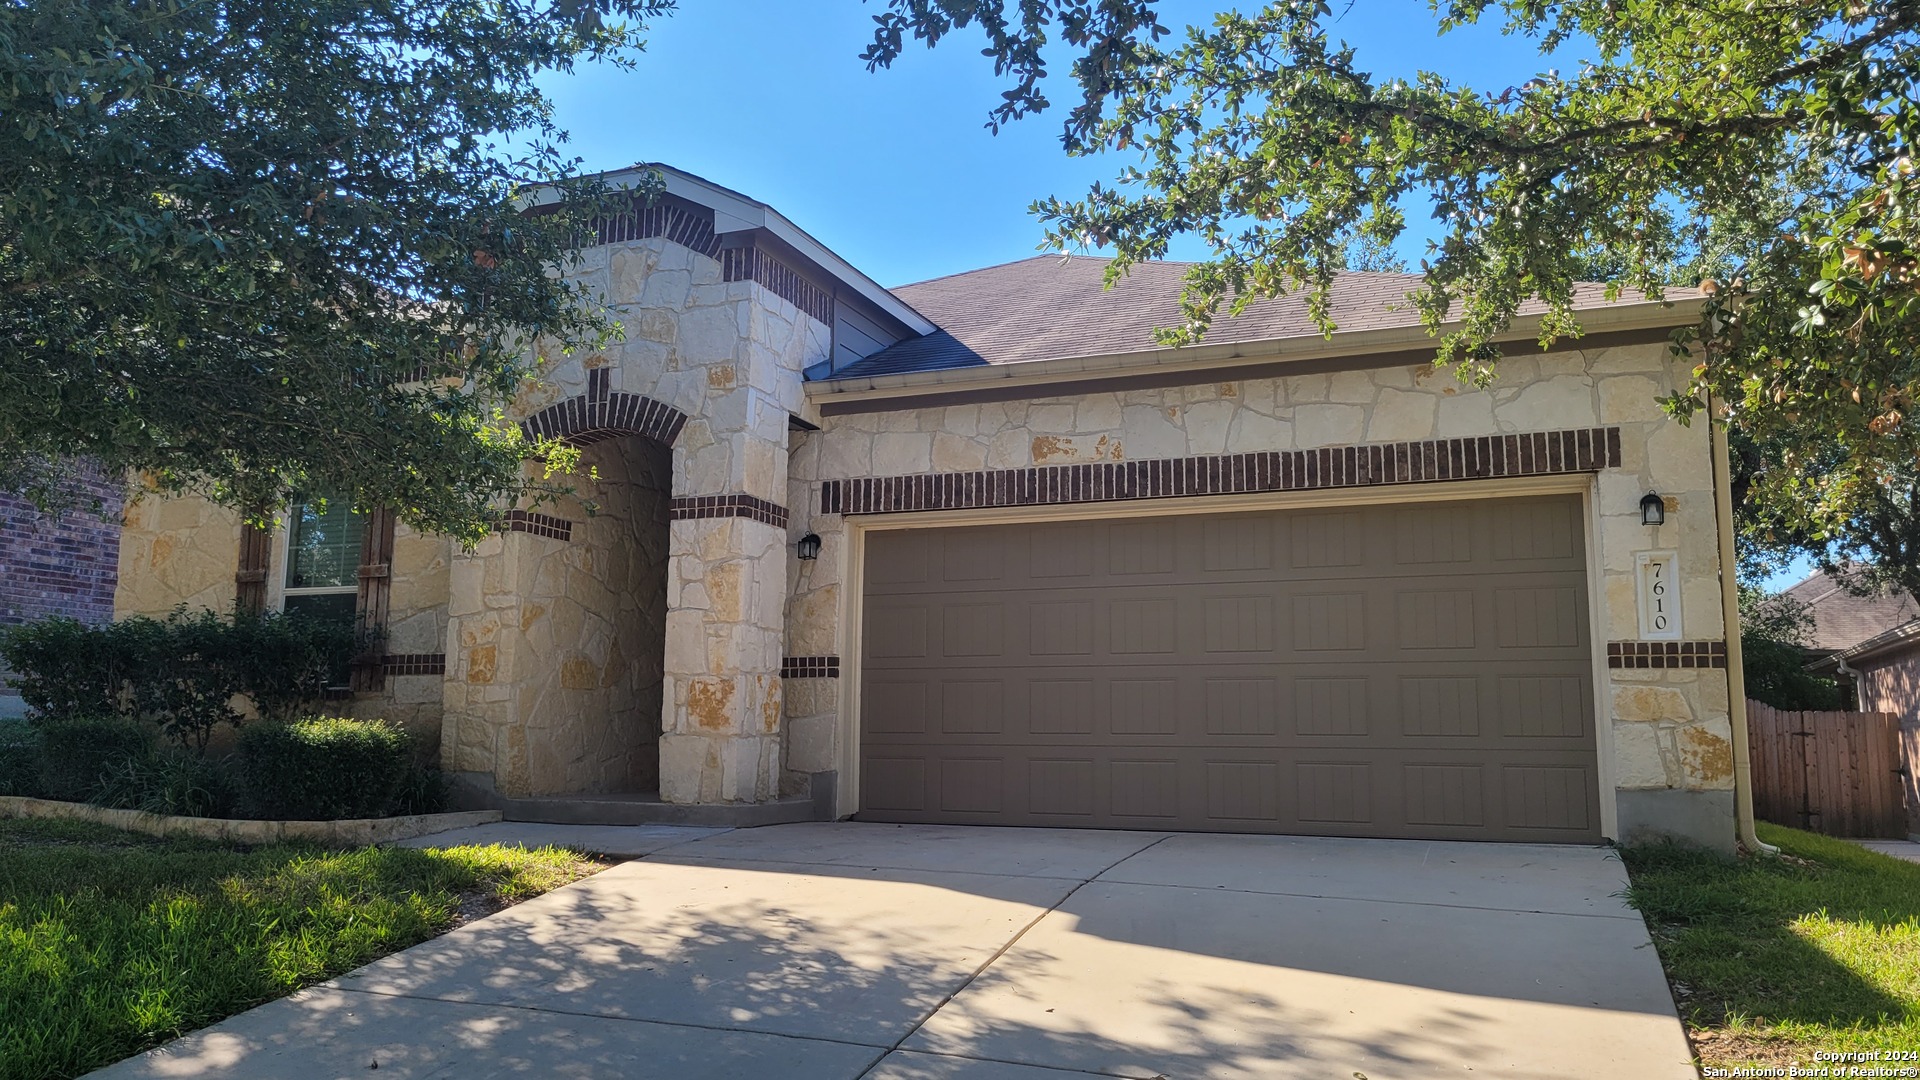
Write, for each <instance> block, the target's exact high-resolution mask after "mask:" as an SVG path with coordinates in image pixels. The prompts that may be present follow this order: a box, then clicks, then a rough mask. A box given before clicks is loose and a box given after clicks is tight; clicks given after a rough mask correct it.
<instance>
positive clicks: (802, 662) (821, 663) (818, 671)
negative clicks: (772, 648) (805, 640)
mask: <svg viewBox="0 0 1920 1080" xmlns="http://www.w3.org/2000/svg"><path fill="white" fill-rule="evenodd" d="M780 677H781V678H783V679H837V678H839V677H840V658H839V657H837V656H787V657H782V658H781V660H780Z"/></svg>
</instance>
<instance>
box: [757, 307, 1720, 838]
mask: <svg viewBox="0 0 1920 1080" xmlns="http://www.w3.org/2000/svg"><path fill="white" fill-rule="evenodd" d="M1515 351H1516V352H1518V351H1521V350H1517V349H1516V350H1515ZM1683 374H1684V373H1683V371H1682V370H1681V368H1680V367H1679V365H1678V364H1677V363H1676V362H1673V361H1670V360H1669V359H1668V354H1667V348H1666V346H1665V344H1663V343H1650V344H1644V345H1631V346H1621V347H1614V348H1604V349H1594V350H1579V349H1571V350H1563V351H1556V352H1553V353H1550V354H1544V355H1542V354H1538V353H1535V354H1532V355H1524V354H1523V355H1519V356H1514V357H1511V358H1509V359H1507V360H1505V361H1503V362H1502V363H1501V365H1500V369H1499V377H1498V379H1497V380H1496V381H1495V383H1494V384H1493V386H1492V387H1491V388H1489V389H1486V390H1479V389H1475V388H1472V387H1468V386H1464V385H1462V384H1461V383H1460V382H1458V381H1457V380H1456V379H1455V378H1454V377H1453V376H1452V375H1451V374H1449V373H1446V372H1440V371H1435V370H1433V369H1432V368H1431V367H1427V366H1412V367H1408V366H1396V367H1386V368H1380V369H1377V370H1371V371H1348V372H1338V373H1334V374H1330V375H1326V374H1323V375H1302V376H1295V377H1288V378H1267V379H1250V380H1244V381H1234V382H1217V383H1206V384H1202V385H1195V386H1186V387H1176V388H1171V389H1161V390H1132V391H1123V392H1114V393H1094V394H1084V395H1070V396H1060V397H1044V398H1036V399H1033V400H1030V401H1020V402H994V403H987V404H979V405H957V406H949V407H942V408H925V409H907V410H900V411H892V412H875V413H864V414H854V415H846V416H834V417H829V418H828V419H827V420H826V422H825V426H824V428H823V430H821V431H819V432H813V433H808V434H807V435H806V436H804V437H803V438H802V439H801V440H799V442H798V443H797V445H796V447H795V449H794V454H793V465H792V467H791V481H790V486H789V493H788V496H787V499H788V503H789V505H790V506H792V507H793V510H794V519H793V521H792V523H791V526H790V528H789V530H788V531H789V532H790V533H791V534H792V535H793V536H794V537H799V536H802V535H805V534H806V533H808V532H813V533H817V534H818V535H819V536H820V537H821V538H822V541H823V545H822V550H821V555H820V558H819V560H818V561H816V562H813V563H796V564H795V565H794V567H793V568H792V570H791V571H790V580H791V583H792V589H793V597H792V599H791V600H790V601H789V604H788V623H787V636H788V641H789V651H790V652H792V653H795V654H798V655H813V654H845V653H849V652H852V651H853V650H854V649H855V648H856V647H857V646H856V643H854V642H851V641H848V640H846V638H845V635H844V634H843V632H842V628H841V625H840V612H841V605H842V598H843V591H844V589H845V587H846V581H845V574H846V567H847V558H848V552H847V544H846V542H845V541H846V537H845V524H844V519H843V518H842V517H840V516H839V515H822V514H820V513H819V512H818V508H819V505H820V481H822V480H827V479H844V478H849V477H861V476H891V475H897V474H906V473H916V472H927V471H933V472H950V471H965V470H975V469H1003V468H1023V467H1027V466H1033V465H1063V464H1076V463H1085V462H1098V461H1119V460H1128V459H1149V458H1180V457H1188V456H1194V455H1212V454H1233V453H1243V452H1249V451H1258V450H1288V449H1308V448H1312V447H1317V446H1325V445H1342V444H1352V443H1363V442H1399V441H1407V440H1420V439H1431V438H1455V437H1466V436H1478V435H1492V434H1499V433H1514V432H1534V431H1550V430H1557V429H1565V428H1584V427H1595V426H1602V425H1605V426H1612V425H1618V426H1619V427H1620V428H1621V450H1622V463H1621V467H1620V468H1618V469H1606V470H1602V471H1601V472H1600V473H1599V474H1598V475H1597V476H1595V477H1594V478H1593V482H1592V484H1593V487H1592V492H1591V494H1592V501H1593V506H1594V509H1595V512H1596V514H1597V517H1598V521H1597V523H1596V526H1595V528H1594V530H1593V533H1594V540H1593V543H1594V544H1595V546H1596V548H1597V552H1598V558H1597V560H1596V561H1597V563H1598V565H1599V566H1600V568H1601V574H1602V577H1601V581H1600V582H1599V583H1598V586H1597V588H1596V589H1595V595H1594V603H1595V604H1596V606H1597V607H1598V609H1599V614H1600V623H1601V625H1602V627H1603V630H1602V634H1603V637H1604V638H1605V639H1607V640H1631V639H1635V638H1638V637H1639V616H1638V611H1637V608H1636V596H1635V587H1634V578H1633V569H1634V555H1635V553H1637V552H1641V551H1648V550H1660V549H1668V550H1674V551H1677V552H1678V553H1679V577H1680V581H1681V604H1682V616H1683V619H1684V632H1685V636H1686V638H1688V639H1711V640H1718V639H1721V638H1722V637H1723V636H1724V634H1723V630H1722V620H1721V607H1720V585H1719V558H1718V550H1719V549H1718V537H1717V532H1716V526H1715V522H1714V508H1713V476H1712V458H1711V452H1710V447H1709V443H1708V438H1709V436H1708V430H1707V425H1706V424H1705V422H1704V421H1701V422H1697V423H1694V424H1692V425H1690V426H1688V425H1682V424H1680V423H1677V422H1675V421H1673V420H1671V419H1669V418H1668V417H1666V416H1665V414H1664V413H1662V412H1661V410H1660V407H1659V405H1658V404H1657V401H1656V399H1657V398H1658V397H1660V396H1661V395H1663V394H1665V393H1667V392H1668V391H1669V390H1671V389H1673V388H1674V386H1675V385H1676V381H1677V380H1679V379H1680V378H1682V377H1683ZM1460 483H1461V484H1462V485H1463V486H1470V485H1472V484H1473V483H1475V482H1474V481H1462V482H1460ZM1373 490H1374V494H1376V495H1377V497H1378V498H1379V499H1380V500H1381V501H1384V502H1391V501H1394V500H1398V499H1408V498H1418V497H1419V496H1420V491H1419V486H1417V485H1406V486H1398V487H1381V488H1378V489H1373ZM1649 490H1657V491H1659V492H1660V493H1661V494H1662V495H1664V496H1666V497H1667V498H1668V499H1670V500H1671V505H1672V512H1671V513H1670V514H1669V515H1668V518H1667V524H1665V525H1663V526H1660V527H1657V528H1649V527H1647V526H1645V525H1642V524H1641V523H1640V499H1641V497H1642V496H1643V495H1645V494H1646V493H1647V491H1649ZM1595 689H1596V693H1598V694H1599V695H1601V696H1602V698H1603V700H1604V701H1606V702H1608V703H1609V713H1610V716H1611V724H1610V727H1611V731H1610V732H1609V737H1610V744H1609V745H1608V746H1607V747H1605V749H1606V750H1607V751H1610V753H1608V754H1606V755H1603V756H1605V757H1609V758H1610V759H1611V760H1610V761H1609V762H1608V768H1609V769H1610V774H1611V776H1612V779H1613V782H1614V784H1615V786H1616V787H1617V788H1619V789H1621V790H1622V791H1623V792H1639V791H1674V790H1678V791H1693V792H1716V793H1730V792H1731V789H1732V787H1733V756H1732V743H1731V741H1730V740H1731V727H1730V724H1729V720H1728V715H1729V714H1728V701H1727V676H1726V672H1725V671H1723V670H1713V669H1703V670H1690V669H1689V670H1646V669H1641V670H1610V671H1607V672H1606V673H1605V674H1604V675H1603V676H1601V677H1600V679H1599V680H1598V685H1597V686H1596V688H1595ZM787 693H788V702H787V747H786V767H787V769H788V770H789V778H788V781H787V783H788V786H789V787H790V788H797V787H798V786H800V781H799V777H801V776H804V775H806V774H809V773H814V772H820V771H825V770H832V769H836V768H838V767H839V762H840V760H841V750H842V747H841V746H840V743H839V739H840V733H841V732H842V730H843V725H842V723H841V717H840V710H841V687H840V686H839V685H838V681H837V680H807V681H805V682H804V683H801V684H799V686H798V687H789V689H788V692H787ZM1625 801H1626V798H1625V797H1623V806H1624V803H1625ZM1726 805H1727V808H1728V813H1729V814H1730V812H1731V801H1730V796H1729V797H1728V799H1727V803H1726ZM1627 816H1629V815H1627V814H1625V813H1624V811H1623V819H1624V818H1625V817H1627ZM1726 843H1728V844H1730V843H1731V819H1730V817H1729V818H1728V831H1727V837H1726Z"/></svg>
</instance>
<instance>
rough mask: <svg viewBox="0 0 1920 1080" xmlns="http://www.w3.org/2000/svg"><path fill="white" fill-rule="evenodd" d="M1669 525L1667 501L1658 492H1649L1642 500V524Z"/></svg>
mask: <svg viewBox="0 0 1920 1080" xmlns="http://www.w3.org/2000/svg"><path fill="white" fill-rule="evenodd" d="M1666 523H1667V500H1665V499H1663V498H1661V497H1660V496H1659V494H1658V493H1657V492H1652V491H1649V492H1647V494H1646V497H1645V498H1643V499H1641V500H1640V524H1642V525H1665V524H1666Z"/></svg>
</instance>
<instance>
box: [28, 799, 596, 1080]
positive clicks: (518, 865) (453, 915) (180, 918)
mask: <svg viewBox="0 0 1920 1080" xmlns="http://www.w3.org/2000/svg"><path fill="white" fill-rule="evenodd" d="M597 869H599V865H598V864H596V863H593V862H591V861H588V860H585V859H583V858H582V857H580V856H578V855H576V854H574V853H572V852H567V851H561V850H557V849H553V848H547V849H543V850H539V851H522V850H519V849H515V848H502V847H466V848H453V849H449V850H445V851H416V850H413V849H409V848H362V849H358V850H354V851H327V850H323V849H318V848H305V847H294V846H274V847H262V848H255V849H251V850H237V849H234V848H229V847H222V846H220V845H217V844H211V843H205V842H199V841H181V840H157V839H152V838H148V837H144V836H136V835H133V834H129V833H123V832H119V831H117V830H113V829H105V828H101V827H98V826H91V825H82V824H79V823H74V822H53V821H6V820H0V1077H6V1078H8V1080H34V1078H41V1077H46V1078H54V1077H70V1076H77V1075H79V1074H81V1073H84V1072H86V1071H88V1070H90V1069H95V1068H98V1067H100V1066H102V1065H106V1064H108V1063H110V1062H113V1061H117V1060H119V1059H120V1058H123V1057H126V1056H128V1055H130V1054H133V1053H135V1052H137V1051H139V1050H142V1049H145V1048H147V1047H150V1046H153V1045H155V1044H157V1043H160V1042H163V1041H165V1040H167V1039H169V1038H172V1037H174V1036H177V1035H180V1034H183V1033H185V1032H187V1031H191V1030H193V1029H195V1028H199V1027H204V1026H206V1025H207V1024H210V1023H213V1022H214V1021H216V1020H220V1019H222V1018H224V1017H227V1016H231V1015H233V1014H234V1013H237V1012H241V1011H243V1010H245V1009H248V1008H251V1007H253V1006H255V1005H258V1004H260V1003H262V1002H265V1001H270V1000H272V999H274V998H277V997H282V996H284V995H286V994H288V993H291V992H292V991H294V990H297V989H299V988H300V987H302V986H307V985H310V984H312V983H315V982H319V981H321V980H324V979H328V978H332V977H333V976H335V975H339V974H341V973H343V972H345V971H348V970H350V969H352V968H354V967H357V966H359V965H361V964H364V963H366V962H367V961H369V960H372V959H374V958H375V957H378V956H381V955H383V954H386V953H390V952H393V951H394V950H396V949H401V948H405V947H406V946H408V945H413V944H415V943H417V942H420V941H423V940H425V939H427V938H430V937H433V936H434V935H435V934H438V933H441V932H443V931H445V930H447V929H448V928H449V927H451V926H452V925H454V923H455V922H456V921H457V919H458V918H459V915H460V912H461V908H462V904H463V902H465V903H467V904H468V905H478V906H480V907H482V908H485V909H486V910H491V909H492V908H493V907H495V906H498V905H500V904H504V903H511V902H513V901H516V900H521V899H525V898H527V897H529V896H534V895H537V894H539V893H542V892H545V891H547V890H549V889H552V888H555V887H557V886H559V885H563V884H565V883H567V882H569V881H573V880H575V879H577V878H580V877H583V876H585V875H587V874H590V873H592V872H594V871H595V870H597Z"/></svg>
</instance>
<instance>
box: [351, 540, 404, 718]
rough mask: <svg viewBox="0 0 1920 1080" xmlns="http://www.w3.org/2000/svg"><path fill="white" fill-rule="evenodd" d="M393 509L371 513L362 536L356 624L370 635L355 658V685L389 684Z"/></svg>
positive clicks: (365, 687) (356, 687) (357, 688)
mask: <svg viewBox="0 0 1920 1080" xmlns="http://www.w3.org/2000/svg"><path fill="white" fill-rule="evenodd" d="M393 525H394V517H393V511H392V510H388V509H386V508H384V507H383V508H381V509H378V510H374V511H372V512H370V513H369V514H368V515H367V529H366V532H365V533H363V534H362V535H361V537H360V574H359V580H360V592H359V595H358V596H357V597H356V599H355V601H354V614H355V620H354V622H355V625H356V626H357V627H359V629H360V631H361V632H362V633H365V634H367V635H368V641H367V646H366V649H365V650H364V651H362V652H361V654H360V655H359V656H357V657H355V658H354V661H353V689H354V690H355V691H356V692H359V691H367V690H379V689H382V688H383V687H385V686H386V684H387V677H386V655H387V643H386V638H385V634H386V629H387V597H388V596H389V594H390V593H391V592H392V591H393Z"/></svg>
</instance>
